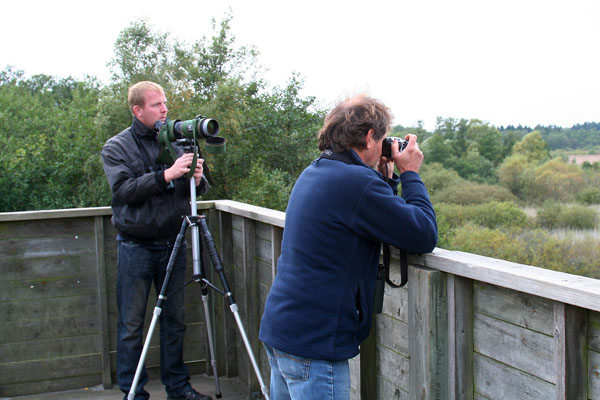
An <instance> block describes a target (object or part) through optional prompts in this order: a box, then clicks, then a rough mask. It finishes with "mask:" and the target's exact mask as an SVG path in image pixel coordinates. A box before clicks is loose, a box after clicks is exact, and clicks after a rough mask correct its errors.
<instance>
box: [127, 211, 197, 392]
mask: <svg viewBox="0 0 600 400" xmlns="http://www.w3.org/2000/svg"><path fill="white" fill-rule="evenodd" d="M186 229H187V220H185V219H184V220H183V222H182V223H181V229H180V230H179V234H178V235H177V239H176V240H175V244H174V245H173V250H172V251H171V256H170V257H169V263H168V264H167V273H166V275H165V280H164V281H163V284H162V287H161V289H160V294H159V295H158V300H157V301H156V307H154V312H153V314H152V322H150V327H149V328H148V334H147V335H146V342H145V343H144V348H143V349H142V354H141V355H140V360H139V362H138V366H137V369H136V371H135V375H134V377H133V382H132V384H131V389H129V394H128V395H127V399H128V400H133V399H134V398H135V389H136V388H137V385H138V382H139V379H140V375H141V373H142V369H143V367H144V362H145V361H146V355H147V353H148V347H149V346H150V340H151V339H152V334H153V333H154V329H155V328H156V322H157V321H158V317H159V316H160V314H161V312H162V308H161V306H162V302H163V300H166V299H167V297H166V293H167V287H168V286H169V280H170V279H171V272H172V271H173V265H174V264H175V262H176V260H177V254H178V253H179V249H180V248H181V245H182V244H183V241H184V240H185V231H186Z"/></svg>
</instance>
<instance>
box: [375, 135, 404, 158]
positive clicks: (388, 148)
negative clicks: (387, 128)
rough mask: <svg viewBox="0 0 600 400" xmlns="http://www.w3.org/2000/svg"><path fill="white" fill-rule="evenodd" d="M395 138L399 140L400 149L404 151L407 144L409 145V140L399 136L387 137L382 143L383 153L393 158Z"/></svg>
mask: <svg viewBox="0 0 600 400" xmlns="http://www.w3.org/2000/svg"><path fill="white" fill-rule="evenodd" d="M394 140H397V141H398V151H399V152H400V153H402V152H403V151H404V149H405V148H406V146H408V140H404V139H402V138H399V137H393V136H392V137H386V138H385V139H383V142H382V143H381V155H382V156H384V157H387V158H392V143H393V142H394Z"/></svg>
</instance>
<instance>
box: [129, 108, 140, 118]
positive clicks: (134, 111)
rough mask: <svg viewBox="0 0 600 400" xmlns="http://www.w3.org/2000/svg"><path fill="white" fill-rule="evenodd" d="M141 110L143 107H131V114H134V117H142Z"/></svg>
mask: <svg viewBox="0 0 600 400" xmlns="http://www.w3.org/2000/svg"><path fill="white" fill-rule="evenodd" d="M140 109H141V107H140V106H138V105H135V106H133V107H131V112H132V113H133V115H135V116H136V117H139V116H140Z"/></svg>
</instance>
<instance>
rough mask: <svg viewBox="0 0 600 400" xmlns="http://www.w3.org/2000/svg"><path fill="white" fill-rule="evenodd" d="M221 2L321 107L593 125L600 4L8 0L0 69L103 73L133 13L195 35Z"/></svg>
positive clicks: (246, 36) (540, 0) (266, 60)
mask: <svg viewBox="0 0 600 400" xmlns="http://www.w3.org/2000/svg"><path fill="white" fill-rule="evenodd" d="M229 8H231V11H232V15H233V20H232V24H231V25H232V32H233V34H234V35H235V37H236V43H237V44H238V45H253V46H255V47H256V48H257V50H258V51H259V52H260V56H259V61H260V63H261V64H262V65H264V66H265V67H267V68H269V72H268V73H267V74H266V75H265V78H266V79H267V80H268V81H269V82H270V83H271V84H273V85H279V86H283V85H285V84H286V82H287V81H288V79H289V78H290V76H291V74H292V73H293V72H298V73H300V74H301V75H302V77H303V78H304V80H305V91H304V92H303V95H312V96H315V97H317V99H318V100H319V101H320V103H321V104H322V105H323V106H325V107H328V108H329V107H331V105H333V104H334V103H335V101H336V100H339V99H341V98H343V97H344V96H346V95H348V94H354V93H357V92H367V93H369V94H370V95H372V96H374V97H377V98H380V99H381V100H383V101H384V102H385V103H386V104H387V105H388V106H389V107H390V108H391V109H392V111H393V113H394V115H395V121H394V123H395V124H402V125H405V126H414V125H416V123H417V121H419V120H422V121H423V122H424V123H425V127H426V128H427V129H433V127H434V126H435V120H436V117H444V118H447V117H453V118H467V119H470V118H477V119H481V120H484V121H487V122H489V123H491V124H493V125H496V126H500V125H508V124H513V125H518V124H522V125H529V126H535V125H537V124H542V125H558V126H564V127H570V126H571V125H573V124H576V123H583V122H591V121H594V122H600V115H599V113H600V79H599V77H600V1H598V0H564V1H555V0H501V1H496V0H493V1H492V0H450V1H448V0H446V1H444V0H420V1H415V0H410V1H404V0H396V1H394V0H390V1H382V0H368V1H365V0H363V1H353V0H345V1H343V0H320V1H313V0H303V1H285V0H279V1H267V0H253V1H252V0H213V1H205V0H194V1H179V0H170V1H154V0H147V1H136V2H129V1H126V0H121V1H113V0H104V1H97V2H90V1H81V0H79V1H65V0H54V1H47V0H46V1H33V0H18V1H16V0H12V1H10V2H8V1H5V2H3V5H2V14H3V18H2V23H1V24H0V34H1V36H2V50H1V51H0V68H1V69H4V68H5V67H6V66H7V65H12V66H14V67H15V68H16V69H17V70H23V71H24V72H25V74H26V76H31V75H33V74H37V73H45V74H48V75H53V76H56V77H67V76H73V77H75V78H83V77H84V75H85V74H88V75H91V76H96V77H98V78H99V79H101V80H102V81H104V82H105V83H107V82H108V78H109V70H108V67H107V66H106V64H107V63H108V61H109V60H110V59H111V57H112V50H113V45H114V42H115V40H116V38H117V36H118V34H119V32H120V31H122V30H123V29H124V28H126V27H127V26H129V25H130V24H131V23H132V22H133V21H135V20H137V19H139V18H142V17H145V18H147V20H148V22H149V23H150V24H151V25H152V26H153V27H154V28H156V29H157V30H158V31H160V32H169V33H170V34H171V35H172V36H173V37H174V38H177V39H179V40H181V41H187V42H190V43H191V42H194V41H196V40H199V39H201V38H202V36H210V35H211V34H212V30H211V23H210V21H211V19H212V18H213V17H214V18H216V19H217V20H218V21H220V20H222V19H223V17H224V16H225V15H226V13H227V12H228V10H229ZM175 117H178V116H175Z"/></svg>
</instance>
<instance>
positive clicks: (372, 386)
mask: <svg viewBox="0 0 600 400" xmlns="http://www.w3.org/2000/svg"><path fill="white" fill-rule="evenodd" d="M376 336H377V327H376V324H375V320H373V323H372V325H371V332H370V333H369V336H368V337H367V339H366V340H365V341H364V342H362V343H361V344H360V398H361V399H376V398H377V361H378V360H377V342H376Z"/></svg>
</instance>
